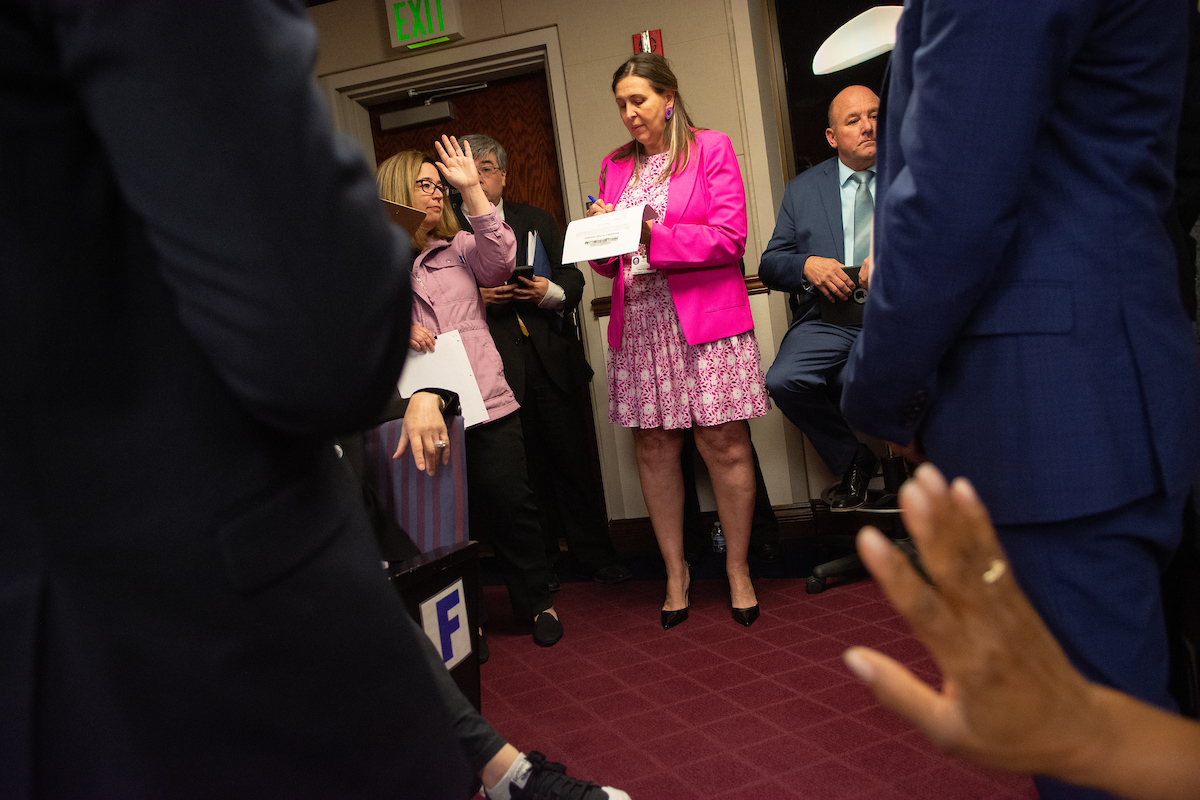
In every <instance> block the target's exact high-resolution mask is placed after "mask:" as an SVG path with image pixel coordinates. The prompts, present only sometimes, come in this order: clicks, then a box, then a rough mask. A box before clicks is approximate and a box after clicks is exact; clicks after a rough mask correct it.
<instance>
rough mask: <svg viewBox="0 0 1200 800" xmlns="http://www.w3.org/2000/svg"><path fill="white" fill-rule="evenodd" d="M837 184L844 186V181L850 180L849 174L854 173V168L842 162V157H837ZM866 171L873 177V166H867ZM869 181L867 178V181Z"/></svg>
mask: <svg viewBox="0 0 1200 800" xmlns="http://www.w3.org/2000/svg"><path fill="white" fill-rule="evenodd" d="M837 162H838V186H845V185H846V181H848V180H850V176H851V175H853V174H854V170H852V169H850V168H849V167H847V166H846V165H845V164H843V163H842V159H840V158H839V159H838V160H837ZM866 171H867V172H869V173H871V178H872V179H873V178H874V177H875V167H867V169H866ZM870 182H871V181H870V180H868V181H867V183H870Z"/></svg>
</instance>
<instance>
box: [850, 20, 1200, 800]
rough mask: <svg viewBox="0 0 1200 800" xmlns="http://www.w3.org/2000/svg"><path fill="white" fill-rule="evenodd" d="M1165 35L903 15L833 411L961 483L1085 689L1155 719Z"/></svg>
mask: <svg viewBox="0 0 1200 800" xmlns="http://www.w3.org/2000/svg"><path fill="white" fill-rule="evenodd" d="M1185 14H1186V4H1185V3H1183V2H1180V0H1134V1H1133V2H1110V1H1109V0H1070V1H1068V0H1054V1H1053V2H1051V1H1050V0H1019V1H1018V0H1014V1H1013V2H1008V3H994V2H984V1H983V0H969V1H967V2H958V3H933V2H924V0H911V1H910V2H908V3H906V7H905V11H904V14H903V16H902V17H901V20H900V24H899V27H898V30H897V42H896V49H895V52H894V53H893V55H892V62H891V77H890V84H889V87H888V94H887V96H886V97H885V100H884V106H883V110H882V113H881V130H882V132H883V135H882V138H881V140H880V145H879V150H880V155H879V167H878V169H879V177H878V190H877V193H876V202H877V206H878V214H877V216H876V226H875V252H876V254H877V269H876V271H875V274H874V275H873V280H872V287H871V288H872V291H871V299H870V301H869V302H868V303H867V308H866V314H865V318H864V323H863V332H862V334H861V335H860V336H859V339H858V341H857V343H856V344H855V347H854V350H853V352H852V353H851V356H850V362H849V364H848V366H847V370H846V374H847V379H846V388H845V392H844V394H843V397H842V408H843V410H844V411H845V413H846V417H847V419H849V420H850V421H851V422H852V423H853V424H855V425H856V426H858V427H859V428H860V429H862V430H864V431H867V432H870V433H873V434H875V435H877V436H880V437H881V438H884V439H886V440H889V441H892V442H896V443H899V444H900V445H904V446H907V448H908V452H909V453H910V454H912V455H918V454H919V453H920V451H921V449H922V448H923V449H924V452H925V453H927V454H928V457H929V459H930V460H932V461H933V462H934V463H936V464H937V465H938V466H939V467H941V468H942V470H943V471H944V472H945V473H946V474H947V475H965V476H966V477H968V478H970V480H971V481H972V482H973V483H974V484H975V486H976V488H977V489H978V491H979V494H980V496H981V497H982V499H983V501H984V502H985V503H986V504H987V505H988V507H989V508H990V509H991V512H992V515H993V517H994V520H995V522H996V523H997V528H998V531H999V533H1000V539H1001V541H1002V543H1003V544H1004V546H1005V548H1006V550H1007V552H1008V557H1009V559H1010V562H1011V568H1012V570H1013V573H1014V575H1015V576H1016V578H1017V580H1018V581H1019V582H1020V585H1021V587H1022V588H1023V589H1024V590H1025V591H1026V592H1027V593H1028V594H1029V595H1030V596H1031V598H1032V599H1033V602H1034V605H1035V606H1036V607H1037V610H1038V611H1039V613H1041V614H1042V616H1043V617H1044V618H1045V619H1046V621H1047V623H1048V624H1049V626H1050V628H1051V629H1052V630H1053V632H1054V634H1055V636H1056V637H1057V638H1058V639H1059V641H1060V642H1061V643H1062V644H1063V647H1064V649H1065V650H1066V652H1067V654H1068V655H1069V656H1070V657H1071V659H1072V660H1073V661H1074V663H1075V664H1076V666H1078V667H1079V668H1080V670H1081V671H1082V672H1084V673H1085V674H1086V675H1087V676H1088V677H1089V678H1091V679H1093V680H1096V681H1099V682H1101V683H1105V684H1108V685H1111V686H1115V687H1117V688H1119V689H1122V690H1124V691H1126V692H1129V693H1131V694H1133V695H1135V696H1136V697H1139V698H1141V699H1143V700H1146V701H1149V702H1152V703H1156V704H1158V705H1161V706H1164V707H1171V705H1172V704H1171V701H1170V698H1169V696H1168V695H1167V691H1166V686H1167V644H1166V639H1165V634H1164V627H1163V619H1162V609H1161V602H1160V598H1159V588H1158V586H1159V583H1158V582H1159V571H1160V567H1161V566H1162V565H1163V563H1164V562H1165V561H1166V559H1167V558H1168V557H1169V555H1170V554H1171V552H1172V551H1173V550H1174V549H1175V547H1176V545H1177V543H1178V539H1179V535H1180V523H1181V509H1182V506H1183V502H1184V496H1185V494H1186V492H1187V489H1188V486H1189V484H1190V483H1191V481H1192V480H1193V478H1194V476H1195V474H1196V465H1197V458H1198V455H1200V447H1198V444H1200V443H1198V436H1197V424H1198V421H1200V386H1198V384H1200V376H1198V365H1197V357H1196V347H1195V343H1194V341H1193V337H1192V335H1191V331H1190V328H1189V326H1188V324H1187V321H1186V319H1185V316H1184V313H1183V308H1182V304H1181V303H1180V299H1179V289H1178V287H1177V283H1176V278H1175V267H1174V257H1173V254H1172V250H1171V244H1170V241H1169V239H1168V236H1167V233H1166V229H1165V227H1164V225H1163V222H1162V220H1163V215H1164V212H1165V211H1166V209H1167V206H1168V204H1169V203H1170V201H1171V193H1172V170H1173V166H1174V148H1175V131H1176V126H1177V125H1178V120H1179V108H1180V103H1181V95H1182V86H1183V74H1184V62H1185V58H1186V54H1187V25H1186V16H1185ZM981 579H982V578H981ZM1039 786H1040V788H1041V790H1042V793H1043V796H1046V797H1059V796H1083V795H1078V794H1076V793H1075V792H1076V790H1074V789H1071V788H1069V787H1064V786H1063V785H1061V784H1052V783H1051V782H1048V781H1039Z"/></svg>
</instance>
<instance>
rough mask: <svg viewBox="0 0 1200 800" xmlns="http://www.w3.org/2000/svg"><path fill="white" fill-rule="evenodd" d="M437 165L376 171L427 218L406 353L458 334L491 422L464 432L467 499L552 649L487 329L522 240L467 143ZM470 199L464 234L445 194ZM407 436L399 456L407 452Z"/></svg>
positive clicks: (502, 386)
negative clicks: (487, 298)
mask: <svg viewBox="0 0 1200 800" xmlns="http://www.w3.org/2000/svg"><path fill="white" fill-rule="evenodd" d="M434 146H435V148H436V149H437V154H438V158H437V159H434V158H431V157H429V156H426V155H424V154H423V153H418V152H416V151H413V150H408V151H404V152H401V153H397V154H396V155H394V156H392V157H391V158H389V159H387V160H386V161H384V162H383V163H382V164H380V165H379V172H378V174H377V177H376V180H377V182H378V184H379V195H380V197H382V198H383V199H384V200H391V201H392V202H394V203H401V204H403V205H407V206H411V207H413V208H416V209H417V210H419V211H424V212H425V220H424V221H423V222H422V223H421V226H420V228H419V229H418V230H417V232H416V234H414V235H413V237H412V242H413V248H414V249H416V250H418V251H419V254H418V255H417V257H416V259H415V260H414V261H413V266H412V291H413V312H412V319H413V325H412V332H411V336H410V340H409V346H410V347H411V348H412V349H413V350H419V351H422V352H429V351H432V350H433V349H434V347H435V345H436V340H435V337H436V336H438V335H439V334H442V333H445V332H447V331H452V330H457V331H458V332H459V334H460V335H461V336H462V341H463V346H464V347H465V349H466V351H467V358H468V360H469V361H470V363H471V370H472V371H473V372H474V373H475V379H476V380H477V381H478V382H479V389H480V391H481V392H482V394H483V400H484V404H485V405H486V406H487V411H488V419H487V421H486V422H483V423H480V424H478V425H475V426H473V427H470V428H468V429H467V432H466V451H467V459H466V461H467V487H468V491H467V499H468V503H469V506H470V514H471V517H472V519H474V520H479V521H486V525H487V528H488V530H490V531H491V533H492V544H493V546H494V547H495V550H496V556H497V558H498V560H499V562H500V568H501V572H502V573H503V575H504V582H505V584H506V585H507V587H508V596H509V600H510V601H511V602H512V607H513V613H514V615H515V616H516V619H517V620H518V621H524V622H531V623H533V640H534V642H536V643H537V644H539V645H541V646H543V647H550V646H551V645H553V644H554V643H555V642H557V641H558V640H559V639H560V638H562V633H563V629H562V625H561V624H560V623H559V621H558V615H557V613H556V612H555V610H554V603H553V600H552V599H551V596H550V574H551V573H550V564H549V562H548V561H547V560H546V554H545V551H544V548H543V545H542V531H541V525H540V523H539V521H538V511H537V505H536V504H535V502H534V498H533V492H532V490H531V489H530V488H529V476H528V470H527V468H526V464H525V446H524V439H523V436H522V432H521V419H520V416H519V415H518V414H517V413H516V411H517V409H518V406H517V401H516V399H515V398H514V397H513V393H512V390H511V389H510V388H509V386H508V383H507V382H506V381H505V380H504V367H503V365H502V364H501V361H500V354H499V353H498V352H497V351H496V345H495V343H494V342H493V341H492V335H491V333H489V332H488V326H487V317H486V315H485V311H484V306H483V299H482V298H481V297H480V295H479V287H480V286H485V287H492V286H499V285H500V284H502V283H504V282H505V281H507V280H508V279H509V276H511V275H512V273H513V268H514V265H515V263H516V241H515V239H514V237H513V232H512V230H511V229H510V228H509V227H508V226H507V225H506V224H504V221H503V220H501V219H500V217H499V215H498V214H497V212H496V208H495V206H493V205H492V204H491V202H490V201H489V200H488V199H487V197H486V196H484V193H483V189H482V188H481V187H480V185H479V174H478V173H477V172H476V169H475V160H474V159H473V158H472V157H471V148H470V145H467V147H466V149H465V150H464V149H463V148H462V147H460V146H459V143H458V141H457V140H456V139H455V138H454V137H448V136H443V137H442V140H441V141H440V142H435V143H434ZM443 178H444V179H445V182H446V183H448V184H449V185H451V186H453V187H454V188H455V189H457V190H458V191H459V192H460V193H461V194H462V197H463V210H464V212H465V213H466V215H467V217H468V219H469V220H470V221H471V226H472V228H473V229H474V231H475V232H474V233H467V232H466V231H460V230H459V229H458V222H457V221H456V220H455V217H454V212H453V210H452V209H451V208H450V207H449V204H448V203H447V202H446V192H447V187H446V185H445V184H443V182H442V180H443ZM432 439H433V437H431V436H426V435H421V436H419V437H418V439H417V440H416V441H413V442H412V443H411V446H412V447H413V448H414V456H415V455H417V453H416V450H417V449H418V447H419V449H420V450H421V451H422V452H421V458H420V459H419V460H418V461H417V463H418V465H421V464H422V463H424V464H426V465H433V464H436V463H437V462H438V461H439V460H440V459H441V454H440V452H439V447H438V444H439V443H438V441H434V440H432ZM405 441H406V439H402V440H401V447H400V448H399V449H398V450H397V453H396V456H397V457H398V456H400V455H403V447H404V443H405Z"/></svg>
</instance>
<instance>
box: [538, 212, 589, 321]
mask: <svg viewBox="0 0 1200 800" xmlns="http://www.w3.org/2000/svg"><path fill="white" fill-rule="evenodd" d="M533 210H534V211H535V212H536V214H537V217H536V224H535V226H534V227H535V228H536V229H537V232H538V235H539V236H540V237H541V238H542V246H543V247H544V248H546V256H547V257H548V258H549V259H550V280H552V281H554V282H555V283H556V284H558V285H559V286H560V287H562V290H563V292H564V293H565V294H566V299H565V300H564V301H563V304H562V306H560V307H559V309H558V310H562V311H570V310H571V309H572V308H574V307H575V306H577V305H579V301H580V300H582V299H583V273H582V272H580V271H579V268H578V267H576V266H575V265H574V264H564V263H562V252H563V237H562V233H560V232H559V230H558V223H557V222H555V220H554V216H553V215H551V214H550V212H549V211H545V210H544V209H540V208H535V209H533Z"/></svg>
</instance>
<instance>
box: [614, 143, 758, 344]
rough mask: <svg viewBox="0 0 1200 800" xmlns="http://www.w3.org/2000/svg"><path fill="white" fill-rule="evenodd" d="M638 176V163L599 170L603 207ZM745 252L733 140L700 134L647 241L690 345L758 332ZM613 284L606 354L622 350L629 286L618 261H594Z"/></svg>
mask: <svg viewBox="0 0 1200 800" xmlns="http://www.w3.org/2000/svg"><path fill="white" fill-rule="evenodd" d="M632 175H633V159H627V160H625V161H614V160H613V154H612V153H610V154H609V155H608V156H607V157H606V158H605V159H604V163H603V165H602V166H601V168H600V199H601V200H603V201H604V202H606V203H616V202H617V200H618V199H619V198H620V197H621V192H623V191H624V190H625V187H626V186H627V185H628V184H629V178H630V176H632ZM745 252H746V190H745V187H744V186H743V185H742V173H741V170H740V169H738V163H737V156H735V155H734V152H733V145H732V144H731V143H730V141H729V137H728V136H726V135H725V134H723V133H721V132H719V131H710V130H698V131H696V147H695V149H694V150H693V151H692V155H691V158H690V159H689V160H688V164H687V166H686V167H685V168H684V169H683V171H682V172H680V173H679V174H677V175H674V176H672V177H671V183H670V185H669V187H668V189H667V210H666V213H665V214H664V215H663V219H662V220H661V221H660V222H659V223H655V224H654V225H653V226H652V228H651V234H650V266H651V267H653V268H655V269H663V270H667V271H668V272H667V285H668V286H669V287H670V290H671V298H672V299H673V300H674V301H675V310H676V311H677V312H678V314H679V323H680V325H681V326H682V327H683V335H684V337H685V338H686V339H687V342H688V344H691V345H697V344H704V343H705V342H714V341H716V340H717V339H724V338H725V337H727V336H736V335H737V334H739V333H745V332H746V331H749V330H753V329H754V319H753V317H752V316H751V313H750V297H749V295H748V294H747V293H746V282H745V280H744V278H743V276H742V271H741V268H740V267H739V266H738V260H739V259H741V257H742V255H743V254H744V253H745ZM591 263H592V269H594V270H596V272H598V273H600V274H601V275H604V276H605V277H608V278H613V279H614V281H613V292H612V316H611V317H610V319H609V322H608V343H609V346H611V347H613V348H617V349H619V348H620V347H621V334H622V332H623V331H624V329H625V280H624V274H623V271H622V270H621V268H620V267H621V260H620V259H619V258H612V259H609V260H607V261H599V262H597V261H593V262H591Z"/></svg>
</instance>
